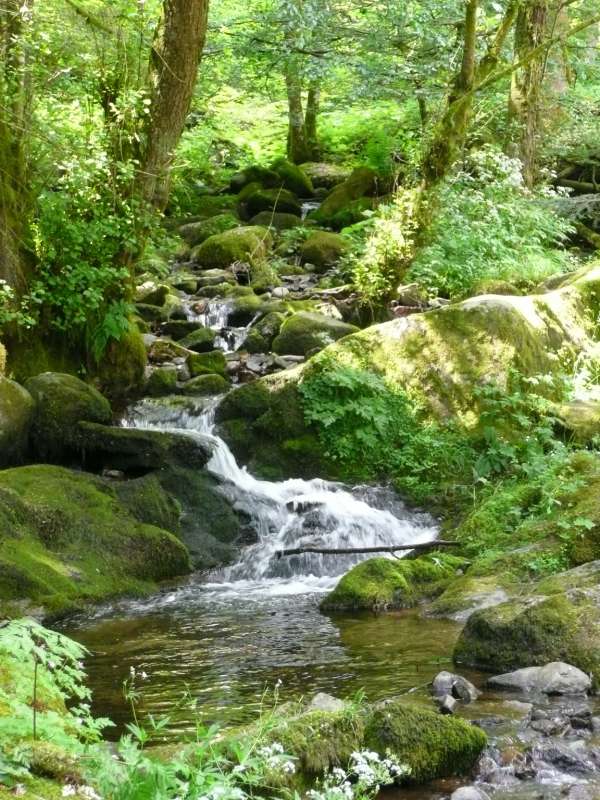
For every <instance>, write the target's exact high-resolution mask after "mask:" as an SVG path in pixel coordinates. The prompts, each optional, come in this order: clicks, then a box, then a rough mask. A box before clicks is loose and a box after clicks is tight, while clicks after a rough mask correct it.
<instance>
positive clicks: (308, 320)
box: [273, 311, 358, 356]
mask: <svg viewBox="0 0 600 800" xmlns="http://www.w3.org/2000/svg"><path fill="white" fill-rule="evenodd" d="M357 331H358V328H357V327H356V326H354V325H348V324H347V323H346V322H340V321H339V320H336V319H332V318H331V317H327V316H325V315H324V314H313V313H311V312H308V311H300V312H298V313H297V314H292V316H291V317H289V318H288V319H287V320H286V321H285V322H284V323H283V325H282V326H281V331H280V332H279V335H278V336H277V337H276V338H275V340H274V342H273V350H274V351H275V352H276V353H278V354H280V355H302V356H304V355H306V354H307V353H308V352H309V351H310V350H314V349H316V348H318V349H319V350H321V349H323V348H324V347H327V345H329V344H332V343H333V342H335V341H337V340H338V339H342V338H343V337H344V336H348V335H349V334H351V333H356V332H357Z"/></svg>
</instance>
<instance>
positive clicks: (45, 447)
mask: <svg viewBox="0 0 600 800" xmlns="http://www.w3.org/2000/svg"><path fill="white" fill-rule="evenodd" d="M26 389H27V391H28V392H29V393H30V394H31V396H32V397H33V400H34V402H35V411H34V414H33V422H32V427H31V445H32V449H33V452H34V453H35V456H36V458H38V459H40V460H42V461H46V460H47V461H56V460H61V458H62V457H63V456H64V455H65V454H66V453H68V452H70V450H71V449H72V447H73V446H74V445H76V443H77V430H78V427H77V426H78V423H79V422H81V421H87V422H99V423H107V422H110V420H111V417H112V412H111V408H110V403H109V402H108V400H107V399H106V398H105V397H103V395H101V394H100V392H99V391H98V390H97V389H94V387H93V386H90V385H89V384H87V383H84V382H83V381H81V380H79V378H75V377H74V376H73V375H64V374H61V373H58V372H44V373H42V374H41V375H37V376H36V377H35V378H30V379H29V380H28V381H27V383H26Z"/></svg>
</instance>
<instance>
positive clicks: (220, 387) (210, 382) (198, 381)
mask: <svg viewBox="0 0 600 800" xmlns="http://www.w3.org/2000/svg"><path fill="white" fill-rule="evenodd" d="M229 387H230V384H229V381H228V380H226V379H225V378H224V377H223V376H222V375H198V377H197V378H192V379H191V380H189V381H186V382H185V383H184V384H183V385H182V387H181V388H180V390H179V391H180V392H181V393H182V394H184V395H188V396H191V397H204V396H209V395H219V394H225V392H226V391H227V390H228V389H229Z"/></svg>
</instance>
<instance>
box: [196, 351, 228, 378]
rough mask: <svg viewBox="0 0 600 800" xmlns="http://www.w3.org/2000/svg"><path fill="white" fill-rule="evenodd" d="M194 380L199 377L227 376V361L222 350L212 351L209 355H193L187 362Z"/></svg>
mask: <svg viewBox="0 0 600 800" xmlns="http://www.w3.org/2000/svg"><path fill="white" fill-rule="evenodd" d="M187 365H188V367H189V370H190V373H191V375H192V378H195V377H197V376H198V375H225V373H226V371H227V359H226V358H225V354H224V353H223V351H222V350H211V351H210V352H208V353H193V354H192V355H191V356H189V358H188V360H187Z"/></svg>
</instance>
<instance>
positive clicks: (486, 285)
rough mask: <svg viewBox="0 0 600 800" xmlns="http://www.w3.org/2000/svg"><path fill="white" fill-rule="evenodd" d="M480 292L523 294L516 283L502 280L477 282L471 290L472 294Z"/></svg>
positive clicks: (475, 294)
mask: <svg viewBox="0 0 600 800" xmlns="http://www.w3.org/2000/svg"><path fill="white" fill-rule="evenodd" d="M480 294H508V295H521V294H523V293H522V292H521V291H520V290H519V289H518V288H517V287H516V286H515V285H514V283H510V282H509V281H501V280H491V279H490V280H486V281H480V282H479V283H478V284H476V286H475V288H474V289H473V291H472V292H471V295H472V296H477V295H480Z"/></svg>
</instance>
